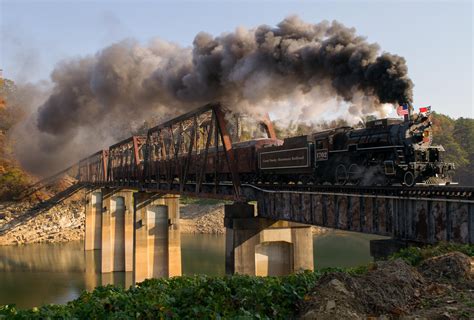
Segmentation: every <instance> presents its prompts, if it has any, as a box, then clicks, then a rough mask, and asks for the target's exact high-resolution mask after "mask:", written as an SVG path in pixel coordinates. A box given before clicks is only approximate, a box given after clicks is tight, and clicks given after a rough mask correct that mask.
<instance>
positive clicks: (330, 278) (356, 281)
mask: <svg viewBox="0 0 474 320" xmlns="http://www.w3.org/2000/svg"><path fill="white" fill-rule="evenodd" d="M423 284H424V281H423V277H422V276H421V275H420V274H419V273H418V271H417V270H416V269H415V268H413V267H411V266H409V265H408V264H406V263H405V262H404V261H403V260H400V259H399V260H395V261H384V262H377V263H376V264H375V265H374V267H373V269H372V270H371V271H370V272H368V273H367V274H365V275H361V276H350V275H347V274H343V273H332V274H327V275H325V276H323V277H322V278H321V279H320V280H319V281H318V283H317V284H316V286H315V288H314V289H313V291H312V293H311V294H310V295H309V296H308V297H307V299H306V301H305V303H304V304H303V305H302V309H301V310H302V312H301V319H366V318H367V315H374V314H377V315H381V314H382V315H383V314H386V315H397V316H398V315H401V314H406V313H407V312H408V310H409V308H410V304H411V303H412V302H413V300H416V297H418V296H419V295H420V289H421V287H422V285H423Z"/></svg>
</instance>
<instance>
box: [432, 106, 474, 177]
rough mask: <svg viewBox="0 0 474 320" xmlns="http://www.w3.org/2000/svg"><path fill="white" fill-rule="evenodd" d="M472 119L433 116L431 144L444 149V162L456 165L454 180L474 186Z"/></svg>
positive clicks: (473, 128) (441, 115)
mask: <svg viewBox="0 0 474 320" xmlns="http://www.w3.org/2000/svg"><path fill="white" fill-rule="evenodd" d="M473 141H474V119H470V118H459V119H456V120H455V119H452V118H450V117H448V116H445V115H443V114H438V113H434V114H433V143H434V144H440V145H442V146H443V147H444V148H445V149H446V152H445V153H444V160H445V161H447V162H454V163H455V164H456V174H455V180H456V181H458V182H459V183H461V184H465V185H474V143H473Z"/></svg>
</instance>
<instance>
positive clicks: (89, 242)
mask: <svg viewBox="0 0 474 320" xmlns="http://www.w3.org/2000/svg"><path fill="white" fill-rule="evenodd" d="M85 209H86V212H85V218H86V219H85V220H86V221H85V225H86V228H85V229H86V230H85V236H84V250H97V249H100V248H101V247H102V192H101V190H100V189H98V190H88V191H86V206H85Z"/></svg>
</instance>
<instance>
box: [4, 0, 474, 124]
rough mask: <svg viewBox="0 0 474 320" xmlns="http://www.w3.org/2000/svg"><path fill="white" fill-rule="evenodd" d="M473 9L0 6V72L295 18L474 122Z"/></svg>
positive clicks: (37, 73)
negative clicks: (354, 35) (400, 69)
mask: <svg viewBox="0 0 474 320" xmlns="http://www.w3.org/2000/svg"><path fill="white" fill-rule="evenodd" d="M473 13H474V12H473V2H472V1H417V2H413V1H396V2H394V1H365V2H360V1H258V0H256V1H225V0H223V1H179V0H178V1H168V2H163V1H148V2H146V1H133V2H132V1H121V2H117V1H114V2H113V1H108V0H102V1H98V0H96V1H71V0H63V1H60V0H56V1H22V0H16V1H10V0H0V27H1V33H0V34H1V41H0V68H1V69H3V76H4V77H5V78H9V79H12V80H14V81H17V82H23V83H24V82H33V83H37V82H39V81H43V80H48V79H49V75H50V73H51V72H52V70H53V69H54V67H55V65H56V64H57V63H59V62H61V61H62V60H67V59H71V58H77V57H81V56H86V55H93V54H95V53H96V52H97V51H99V50H100V49H101V48H103V47H105V46H107V45H109V44H111V43H114V42H117V41H120V40H122V39H124V38H134V39H137V40H138V41H140V42H142V43H147V42H149V41H150V40H151V39H153V38H155V37H159V38H161V39H165V40H168V41H172V42H176V43H178V44H180V45H182V46H191V45H192V42H193V39H194V36H195V35H196V34H197V33H198V32H200V31H205V32H208V33H211V34H212V35H219V34H221V33H223V32H230V31H234V30H235V28H236V27H239V26H244V27H247V28H252V27H255V26H258V25H261V24H267V25H270V26H275V25H276V24H277V23H278V22H280V21H281V20H282V19H284V18H285V17H287V16H289V15H293V14H296V15H299V16H300V17H301V18H302V19H303V20H305V21H307V22H312V23H317V22H320V21H322V20H329V21H331V20H338V21H339V22H342V23H343V24H344V25H346V26H349V27H354V28H356V30H357V32H358V33H359V34H360V35H363V36H366V37H367V38H368V40H369V41H370V42H377V43H378V44H379V45H380V46H381V48H382V50H383V51H387V52H390V53H394V54H398V55H401V56H403V57H405V58H406V60H407V64H408V67H409V75H410V77H411V78H412V80H413V82H414V83H415V88H414V106H415V107H421V106H427V105H431V106H432V109H433V110H435V111H438V112H441V113H444V114H448V115H450V116H452V117H454V118H458V117H474V106H473V100H474V99H473V83H474V82H473V60H474V59H473V58H474V57H473V15H474V14H473Z"/></svg>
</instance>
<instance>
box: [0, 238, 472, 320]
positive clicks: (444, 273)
mask: <svg viewBox="0 0 474 320" xmlns="http://www.w3.org/2000/svg"><path fill="white" fill-rule="evenodd" d="M456 250H460V251H462V252H463V253H455V252H453V251H456ZM466 254H467V255H466ZM473 254H474V247H473V246H448V245H443V246H439V247H436V248H424V249H421V250H420V249H409V250H404V252H402V254H399V255H397V256H395V257H393V258H392V260H390V261H382V262H377V263H373V264H369V265H367V266H365V267H359V268H355V269H354V268H352V269H334V268H332V269H326V270H322V271H317V272H305V273H299V274H295V275H290V276H286V277H250V276H241V275H235V276H230V277H229V276H226V277H208V276H190V277H189V276H185V277H175V278H172V279H153V280H147V281H145V282H143V283H140V284H138V285H137V286H136V287H134V288H130V289H129V290H124V289H120V288H117V287H113V286H106V287H98V288H96V289H95V290H94V291H93V292H85V291H84V292H83V293H82V294H81V296H80V297H79V298H78V299H75V300H73V301H71V302H69V303H68V304H66V305H45V306H42V307H39V308H33V309H29V310H18V309H16V308H15V307H13V306H3V307H0V318H1V317H2V315H3V316H6V317H7V318H16V319H30V318H37V319H42V318H79V319H97V318H100V319H105V318H122V319H123V318H138V319H155V318H194V319H195V318H223V319H228V318H235V317H240V318H249V317H250V318H256V317H260V318H272V319H273V318H277V319H278V318H280V319H291V318H302V319H336V318H337V319H367V318H374V319H375V318H376V319H399V318H403V319H433V318H440V319H469V318H472V316H474V309H473V308H474V306H473V304H472V301H474V297H473V292H474V283H473V270H472V255H473ZM468 255H469V256H468Z"/></svg>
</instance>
